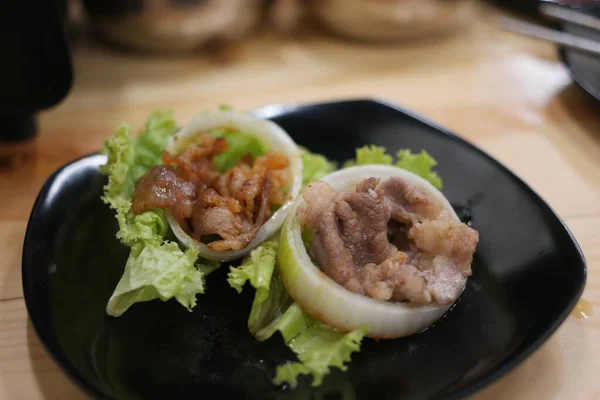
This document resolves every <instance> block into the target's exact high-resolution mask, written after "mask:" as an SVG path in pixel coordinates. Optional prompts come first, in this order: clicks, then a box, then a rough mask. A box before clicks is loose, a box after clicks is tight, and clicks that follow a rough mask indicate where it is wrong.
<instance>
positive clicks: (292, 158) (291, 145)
mask: <svg viewBox="0 0 600 400" xmlns="http://www.w3.org/2000/svg"><path fill="white" fill-rule="evenodd" d="M218 127H231V128H235V129H237V130H239V131H241V132H243V134H248V135H250V136H254V137H257V138H258V139H260V140H262V141H263V142H265V143H266V144H267V145H269V147H270V148H271V149H273V150H274V151H278V152H280V153H282V154H284V155H285V156H286V157H287V158H288V160H289V165H288V167H287V170H288V172H289V176H290V179H291V185H290V190H289V192H288V200H287V201H286V202H285V203H284V204H283V205H282V206H281V207H280V208H279V209H278V210H277V211H276V212H275V213H273V215H271V217H270V218H269V219H268V220H267V221H266V222H265V223H264V224H263V225H262V226H261V227H260V229H259V230H258V232H257V233H256V236H255V237H254V239H253V240H252V241H251V242H250V243H248V245H247V246H246V247H245V248H243V249H242V250H226V251H216V250H213V249H211V248H209V247H208V246H207V245H205V244H204V243H202V242H200V241H198V240H196V239H194V238H193V237H191V236H189V235H188V234H187V233H186V232H185V231H184V230H183V229H182V228H181V226H179V224H178V223H177V221H176V220H175V218H174V217H173V214H172V213H171V212H170V210H169V209H167V210H166V215H167V220H168V221H169V225H170V227H171V230H172V231H173V233H174V234H175V236H176V237H177V239H178V240H179V242H180V243H181V244H182V245H184V246H186V247H195V248H196V249H198V251H199V254H200V256H201V257H204V258H206V259H209V260H217V261H231V260H235V259H239V258H242V257H244V256H245V255H246V254H248V253H249V252H250V251H251V250H252V249H254V248H255V247H257V246H258V245H259V244H260V243H261V242H263V241H264V240H266V239H268V238H269V237H270V236H271V235H273V234H274V233H275V232H276V231H277V230H279V228H280V227H281V224H282V223H283V221H284V219H285V217H286V216H287V214H288V212H289V211H290V208H291V205H292V203H293V202H294V199H295V198H296V196H297V195H298V193H299V192H300V188H301V187H302V157H301V153H300V150H299V149H298V146H297V145H296V143H295V142H294V141H293V140H292V138H291V137H290V136H289V135H288V134H287V132H285V131H284V130H283V129H282V128H281V127H280V126H279V125H277V124H275V123H274V122H272V121H269V120H266V119H262V118H258V117H254V116H251V115H249V114H242V113H237V112H233V111H214V112H207V113H204V114H202V115H200V116H198V117H196V118H195V119H193V120H192V121H191V122H190V123H188V124H187V125H186V126H184V127H183V128H182V129H181V130H180V131H179V132H178V133H177V134H176V135H175V137H174V139H173V140H172V141H171V142H170V143H169V145H168V146H167V151H169V152H170V153H171V154H177V153H179V152H180V151H181V150H182V149H183V148H184V147H185V145H186V142H187V141H186V140H181V139H183V138H190V137H192V136H194V135H196V134H198V133H200V132H201V131H206V130H208V129H212V128H218Z"/></svg>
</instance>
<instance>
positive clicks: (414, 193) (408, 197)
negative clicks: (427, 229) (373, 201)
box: [380, 177, 444, 224]
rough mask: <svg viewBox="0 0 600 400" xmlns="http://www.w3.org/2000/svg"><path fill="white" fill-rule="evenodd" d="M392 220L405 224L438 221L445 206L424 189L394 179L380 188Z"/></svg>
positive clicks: (400, 179)
mask: <svg viewBox="0 0 600 400" xmlns="http://www.w3.org/2000/svg"><path fill="white" fill-rule="evenodd" d="M380 189H381V190H382V192H383V196H384V198H385V202H386V203H387V205H388V206H389V207H390V210H391V213H392V218H394V219H395V220H397V221H400V222H404V223H407V224H409V223H415V222H418V221H423V220H426V219H436V218H438V217H439V216H440V214H442V213H443V212H444V206H443V205H442V204H441V203H440V202H439V201H438V200H437V199H435V198H432V197H431V196H428V195H427V192H425V191H424V190H423V189H421V188H419V187H417V186H415V185H413V184H412V183H410V182H408V181H407V180H405V179H402V178H399V177H393V178H389V179H387V180H386V181H385V182H383V183H382V184H381V186H380Z"/></svg>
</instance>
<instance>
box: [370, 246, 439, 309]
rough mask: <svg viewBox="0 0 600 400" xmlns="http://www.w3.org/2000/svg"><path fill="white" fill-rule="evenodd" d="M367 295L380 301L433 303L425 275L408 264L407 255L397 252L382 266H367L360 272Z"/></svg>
mask: <svg viewBox="0 0 600 400" xmlns="http://www.w3.org/2000/svg"><path fill="white" fill-rule="evenodd" d="M360 278H361V282H362V285H363V288H364V291H365V293H366V294H367V295H368V296H370V297H373V298H374V299H378V300H390V299H393V300H394V301H404V300H407V301H410V302H413V303H418V304H427V303H429V302H431V294H430V293H429V291H428V290H427V284H426V282H425V279H424V277H423V274H422V273H421V272H420V271H419V270H418V269H417V268H415V267H414V266H412V265H410V264H406V254H404V253H402V252H397V253H396V254H394V255H393V256H392V257H390V258H388V259H387V260H385V261H383V262H382V263H381V264H379V265H377V264H367V265H366V266H365V267H364V268H363V269H362V270H361V271H360Z"/></svg>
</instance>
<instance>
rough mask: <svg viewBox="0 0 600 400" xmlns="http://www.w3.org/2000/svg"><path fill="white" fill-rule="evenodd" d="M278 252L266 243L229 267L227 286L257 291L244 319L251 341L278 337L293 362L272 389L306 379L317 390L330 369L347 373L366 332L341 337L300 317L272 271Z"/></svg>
mask: <svg viewBox="0 0 600 400" xmlns="http://www.w3.org/2000/svg"><path fill="white" fill-rule="evenodd" d="M277 246H278V244H277V242H274V241H270V242H266V243H264V244H263V245H261V246H259V247H257V248H256V249H254V250H253V251H252V252H251V254H250V255H249V256H248V257H246V258H245V259H244V261H243V262H242V264H241V265H240V266H239V267H237V268H234V267H230V272H229V278H228V282H229V284H230V285H231V286H232V287H233V288H234V289H235V290H237V291H238V292H241V291H242V288H243V286H244V285H245V284H246V283H247V282H249V283H250V285H251V286H252V287H254V288H255V289H256V294H255V297H254V302H253V304H252V309H251V311H250V317H249V318H248V329H249V330H250V332H251V333H252V335H254V337H255V338H256V339H257V340H260V341H264V340H267V339H269V338H270V337H271V336H272V335H273V334H275V333H276V332H280V333H281V335H282V336H283V339H284V341H285V343H286V345H287V346H288V347H289V348H290V349H291V350H292V351H293V352H294V353H295V354H296V356H297V357H298V361H296V362H291V363H286V364H283V365H280V366H279V367H277V371H276V375H275V378H274V380H273V382H274V383H275V384H277V385H280V384H283V383H285V382H287V383H288V384H289V385H290V386H291V387H295V386H296V385H297V383H298V377H299V375H310V376H312V385H313V386H319V385H320V384H321V383H322V382H323V379H324V378H325V377H326V376H327V375H328V374H329V372H330V369H331V368H332V367H336V368H339V369H341V370H346V369H347V363H348V362H349V361H350V358H351V355H352V353H354V352H357V351H359V350H360V343H361V341H362V339H363V337H364V336H365V335H366V334H367V333H368V328H367V327H366V326H362V327H359V328H358V329H356V330H354V331H352V332H350V333H343V332H339V331H337V330H335V329H333V328H331V327H329V326H327V325H325V324H322V323H320V322H318V321H316V320H314V319H313V318H311V317H310V316H309V315H307V314H306V313H304V312H303V311H302V310H301V309H300V307H299V306H298V305H297V304H296V303H294V302H293V301H292V299H291V298H290V296H289V295H288V293H287V292H286V291H285V287H284V286H283V283H282V281H281V279H280V278H279V274H278V272H277V269H276V268H275V264H276V254H277Z"/></svg>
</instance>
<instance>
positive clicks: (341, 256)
mask: <svg viewBox="0 0 600 400" xmlns="http://www.w3.org/2000/svg"><path fill="white" fill-rule="evenodd" d="M333 193H335V192H334V191H333V189H332V188H331V187H330V186H329V185H328V184H327V183H324V182H315V183H314V184H309V185H308V186H307V187H306V188H305V190H304V191H303V193H302V196H303V198H304V201H305V202H306V207H305V210H306V213H302V212H301V213H300V214H299V218H300V219H301V220H302V221H305V223H306V224H307V227H308V228H310V229H311V230H312V233H313V242H312V246H311V254H312V256H313V257H314V258H315V259H316V260H317V262H318V263H319V265H321V268H322V269H323V270H324V271H325V273H326V274H327V275H329V276H330V277H331V278H332V279H333V280H335V281H336V282H337V283H339V284H340V285H342V286H343V287H345V288H346V289H348V290H349V291H351V292H355V293H361V292H362V289H361V285H360V282H359V280H358V275H357V271H356V264H355V263H354V260H353V259H352V254H351V253H350V251H349V250H348V248H347V247H346V245H345V243H344V240H343V239H342V236H341V234H340V232H339V230H338V221H337V216H336V213H335V209H336V206H337V202H336V201H335V200H334V199H333V198H332V197H329V195H331V194H333ZM324 199H329V201H323V200H324Z"/></svg>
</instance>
